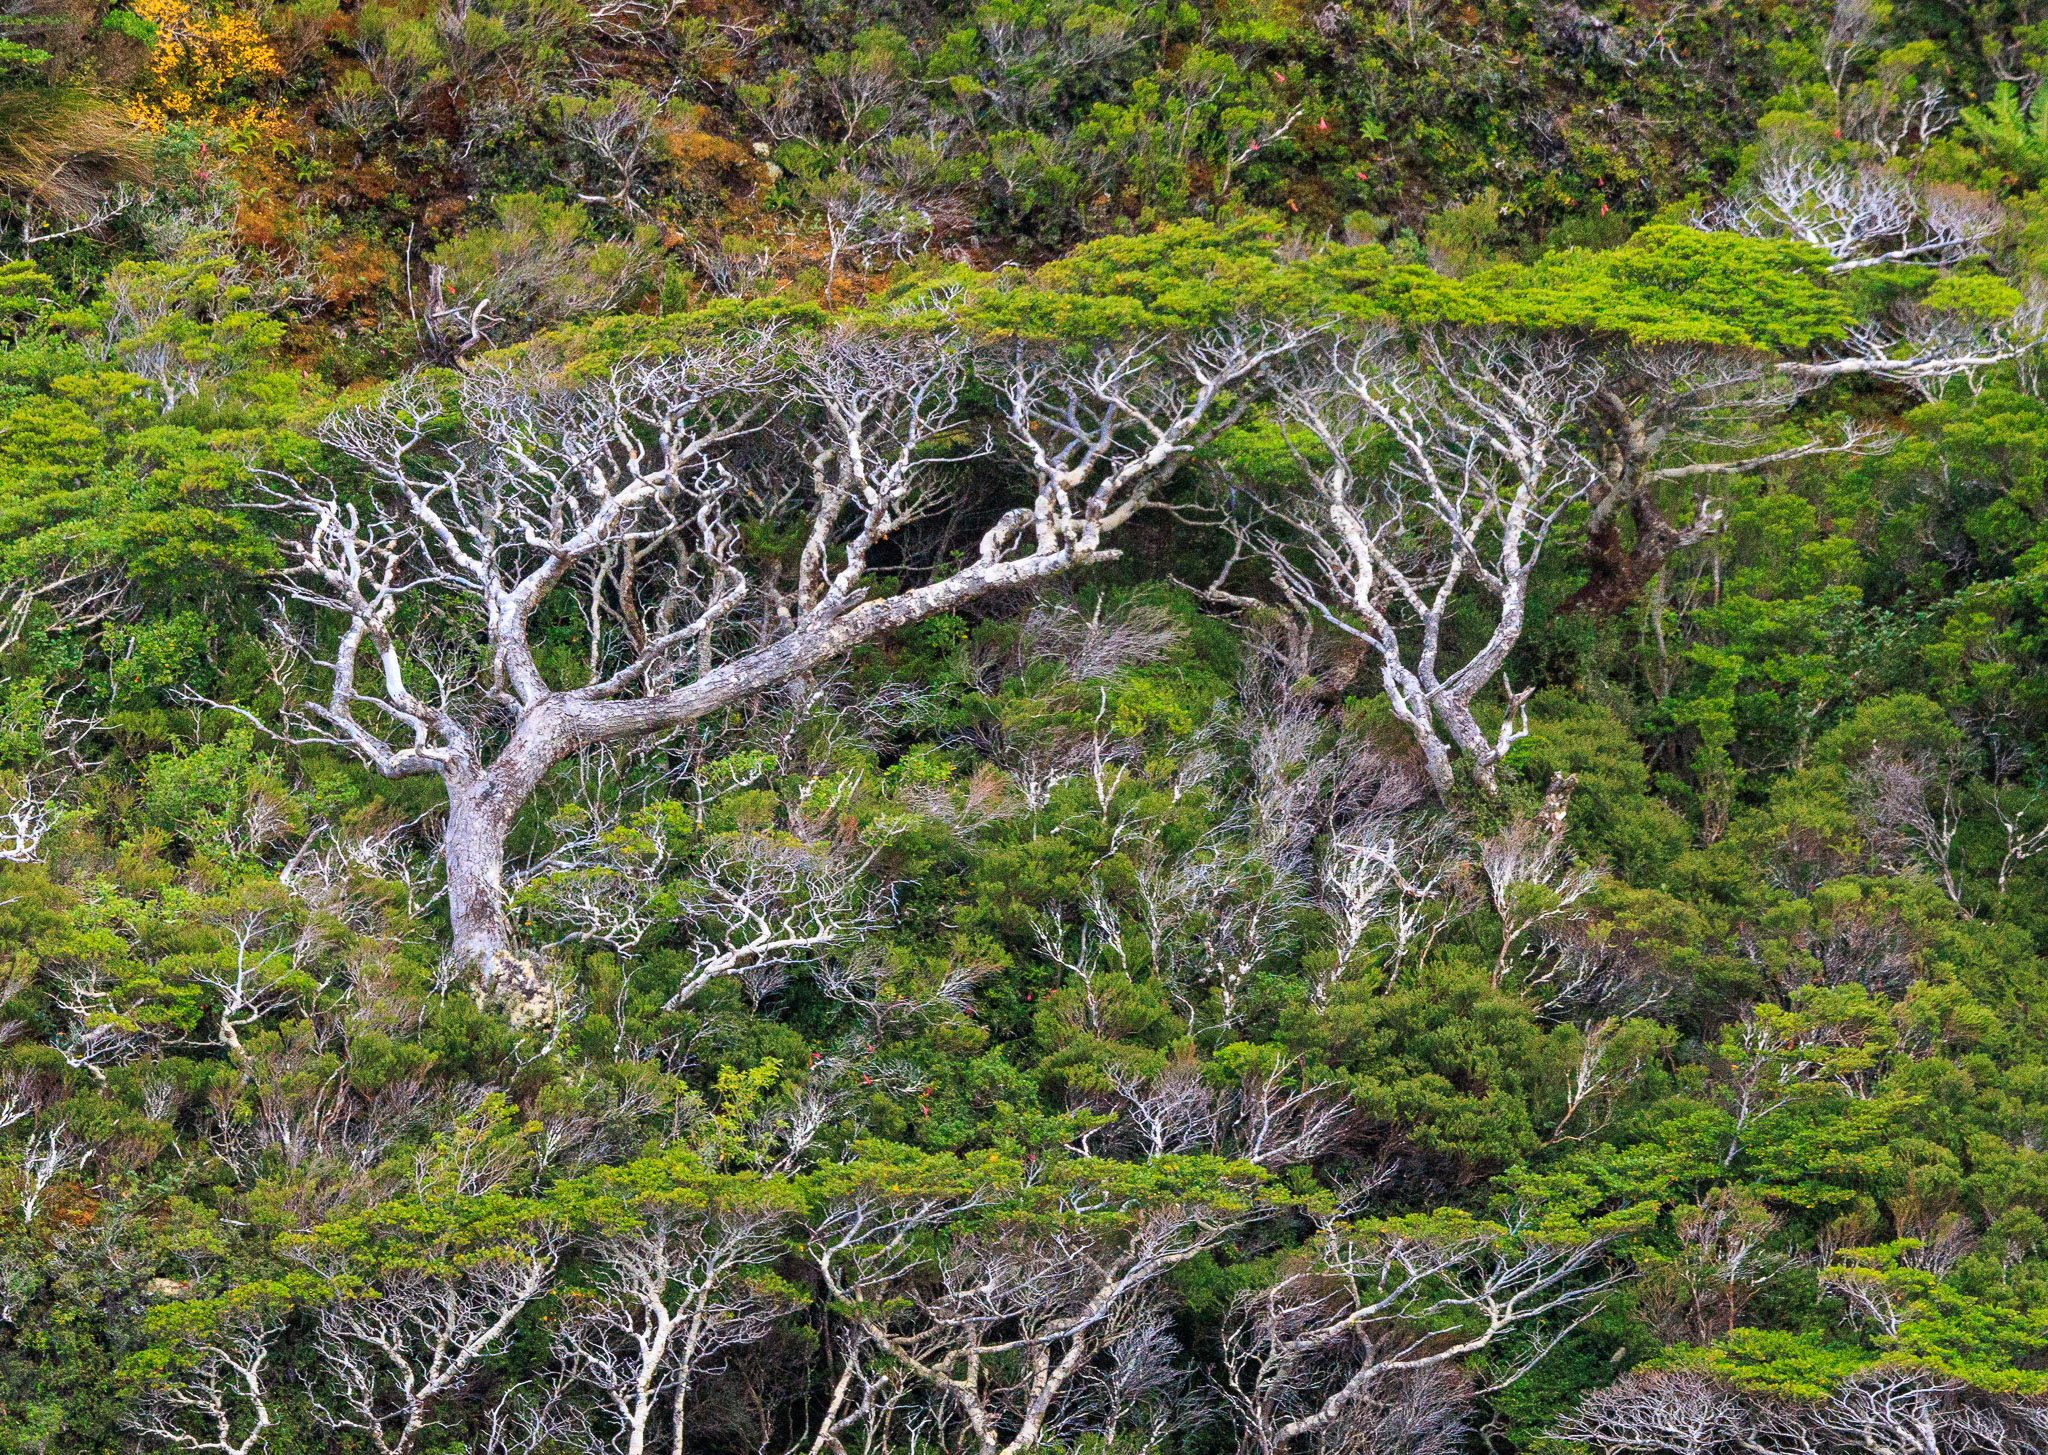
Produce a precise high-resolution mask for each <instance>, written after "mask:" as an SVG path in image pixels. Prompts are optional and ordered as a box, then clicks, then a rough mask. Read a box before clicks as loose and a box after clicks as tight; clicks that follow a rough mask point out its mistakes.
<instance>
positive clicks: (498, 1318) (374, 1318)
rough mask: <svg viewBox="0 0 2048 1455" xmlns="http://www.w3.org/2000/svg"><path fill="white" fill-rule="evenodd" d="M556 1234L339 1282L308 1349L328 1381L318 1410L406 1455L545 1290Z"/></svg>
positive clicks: (382, 1453)
mask: <svg viewBox="0 0 2048 1455" xmlns="http://www.w3.org/2000/svg"><path fill="white" fill-rule="evenodd" d="M558 1246H559V1236H558V1235H557V1234H556V1233H554V1232H553V1231H552V1230H549V1229H546V1228H538V1229H536V1230H535V1232H534V1235H533V1236H532V1237H530V1238H528V1239H526V1240H524V1241H523V1242H507V1243H505V1244H502V1245H501V1246H498V1247H494V1248H490V1249H486V1250H483V1251H481V1252H478V1253H473V1254H469V1255H466V1256H464V1257H463V1258H461V1259H459V1260H458V1261H456V1262H453V1263H442V1262H439V1261H438V1260H434V1259H431V1258H426V1259H418V1260H415V1261H413V1262H411V1263H410V1264H409V1265H408V1264H400V1265H397V1266H394V1267H392V1268H390V1269H389V1270H387V1271H386V1272H385V1273H384V1274H383V1275H382V1276H381V1277H379V1278H378V1279H377V1281H376V1284H375V1286H374V1287H370V1288H364V1289H360V1290H353V1291H351V1290H344V1292H343V1296H341V1297H339V1298H337V1299H336V1300H335V1301H333V1302H331V1303H329V1304H327V1305H325V1306H324V1307H322V1308H321V1310H320V1313H319V1319H318V1326H317V1332H316V1335H315V1342H314V1347H315V1349H316V1350H317V1353H318V1357H319V1360H320V1362H321V1365H322V1367H324V1368H325V1369H326V1370H327V1371H328V1373H329V1377H330V1379H331V1381H332V1382H331V1384H329V1385H328V1386H327V1387H326V1390H325V1391H324V1392H323V1396H322V1398H320V1399H319V1400H318V1401H316V1403H315V1405H314V1409H313V1413H314V1417H315V1418H316V1419H318V1420H319V1421H320V1423H322V1424H323V1425H326V1426H327V1427H328V1428H330V1429H334V1430H354V1431H358V1432H360V1433H361V1434H362V1435H363V1436H364V1437H366V1438H367V1439H368V1440H369V1443H370V1446H371V1448H372V1449H374V1450H376V1451H377V1455H411V1452H412V1451H413V1450H414V1449H415V1448H417V1446H418V1444H419V1441H420V1440H421V1438H422V1437H423V1436H425V1435H426V1434H427V1433H428V1432H429V1431H430V1430H432V1429H433V1428H434V1427H435V1424H436V1423H437V1420H438V1412H439V1410H440V1408H441V1406H442V1404H443V1403H444V1402H445V1401H446V1400H447V1399H448V1398H449V1397H451V1396H453V1395H455V1394H457V1393H459V1392H460V1391H461V1390H462V1389H463V1388H464V1387H465V1386H466V1385H467V1384H468V1383H469V1381H470V1380H471V1379H473V1378H474V1377H475V1376H476V1374H477V1373H478V1371H479V1368H480V1366H481V1365H482V1363H483V1361H484V1359H485V1358H486V1357H487V1356H488V1355H489V1354H490V1353H491V1352H492V1351H493V1350H494V1349H496V1348H497V1347H498V1345H499V1343H500V1341H501V1340H503V1339H504V1337H505V1335H506V1334H507V1333H509V1332H510V1331H511V1328H512V1321H513V1320H514V1319H516V1318H517V1317H518V1316H519V1314H520V1313H521V1312H522V1311H523V1310H524V1309H525V1308H526V1306H527V1305H528V1304H530V1303H532V1302H533V1301H534V1300H535V1299H536V1298H538V1297H540V1295H541V1294H542V1293H543V1292H544V1291H546V1289H547V1287H548V1284H549V1281H550V1279H551V1278H552V1276H553V1273H554V1264H555V1254H556V1250H557V1248H558Z"/></svg>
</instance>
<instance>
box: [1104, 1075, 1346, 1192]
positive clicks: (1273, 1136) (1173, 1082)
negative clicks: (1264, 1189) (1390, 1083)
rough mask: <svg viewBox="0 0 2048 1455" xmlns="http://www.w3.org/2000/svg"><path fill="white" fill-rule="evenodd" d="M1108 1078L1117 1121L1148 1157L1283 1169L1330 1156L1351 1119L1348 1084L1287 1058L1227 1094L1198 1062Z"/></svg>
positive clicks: (1246, 1076)
mask: <svg viewBox="0 0 2048 1455" xmlns="http://www.w3.org/2000/svg"><path fill="white" fill-rule="evenodd" d="M1109 1079H1110V1084H1111V1086H1112V1087H1113V1088H1114V1089H1115V1093H1116V1096H1115V1101H1114V1106H1115V1108H1116V1112H1117V1116H1118V1118H1119V1120H1122V1121H1125V1122H1127V1123H1128V1126H1129V1129H1130V1131H1131V1133H1132V1134H1133V1136H1134V1138H1135V1141H1136V1144H1137V1147H1136V1149H1137V1150H1138V1151H1139V1152H1140V1153H1141V1154H1142V1155H1144V1156H1145V1157H1147V1158H1152V1157H1164V1156H1171V1155H1178V1154H1183V1153H1189V1152H1209V1153H1215V1154H1218V1155H1221V1156H1227V1157H1238V1158H1242V1159H1243V1160H1244V1161H1247V1162H1252V1163H1255V1164H1257V1165H1258V1166H1261V1167H1268V1168H1273V1169H1276V1170H1277V1169H1279V1168H1282V1167H1287V1166H1291V1165H1294V1164H1296V1163H1301V1162H1311V1161H1314V1160H1315V1159H1316V1158H1317V1157H1320V1156H1322V1155H1323V1154H1325V1153H1326V1152H1329V1151H1331V1150H1332V1149H1333V1148H1335V1147H1336V1146H1337V1144H1338V1143H1339V1141H1341V1140H1342V1137H1343V1135H1344V1132H1345V1131H1346V1129H1347V1125H1348V1123H1349V1122H1350V1121H1351V1119H1352V1111H1351V1106H1350V1099H1349V1097H1348V1096H1347V1095H1346V1094H1345V1092H1344V1088H1343V1087H1342V1086H1341V1085H1339V1084H1338V1083H1336V1082H1332V1081H1321V1080H1317V1079H1315V1078H1314V1077H1312V1076H1310V1075H1308V1074H1306V1073H1305V1071H1304V1070H1303V1068H1302V1067H1301V1065H1300V1064H1299V1063H1298V1062H1295V1061H1292V1060H1290V1059H1288V1058H1285V1057H1279V1058H1276V1059H1275V1060H1274V1061H1273V1062H1272V1063H1271V1064H1270V1065H1267V1066H1264V1067H1261V1068H1254V1069H1252V1070H1249V1071H1247V1072H1246V1073H1245V1075H1244V1077H1243V1078H1242V1081H1241V1083H1240V1084H1239V1085H1237V1086H1235V1087H1231V1088H1228V1089H1224V1090H1218V1089H1217V1088H1214V1087H1212V1086H1210V1085H1209V1084H1208V1082H1207V1080H1206V1078H1205V1077H1204V1074H1203V1068H1202V1065H1201V1063H1200V1062H1199V1061H1197V1060H1196V1059H1195V1058H1194V1057H1193V1056H1191V1055H1187V1056H1177V1057H1175V1058H1174V1059H1172V1060H1170V1061H1168V1062H1167V1063H1166V1064H1165V1066H1163V1067H1161V1068H1160V1070H1159V1071H1158V1072H1157V1073H1155V1074H1154V1075H1152V1076H1151V1077H1140V1076H1137V1075H1134V1074H1133V1073H1132V1072H1131V1071H1130V1070H1129V1069H1128V1068H1126V1067H1122V1066H1112V1067H1110V1068H1109Z"/></svg>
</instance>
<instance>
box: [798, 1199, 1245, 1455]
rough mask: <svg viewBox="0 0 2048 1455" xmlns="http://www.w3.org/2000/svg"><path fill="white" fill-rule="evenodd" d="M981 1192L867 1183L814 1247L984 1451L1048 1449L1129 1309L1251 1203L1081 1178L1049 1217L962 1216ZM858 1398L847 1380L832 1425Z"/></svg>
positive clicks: (858, 1320)
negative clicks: (1165, 1199) (1159, 1200)
mask: <svg viewBox="0 0 2048 1455" xmlns="http://www.w3.org/2000/svg"><path fill="white" fill-rule="evenodd" d="M976 1200H977V1194H974V1193H965V1194H953V1195H939V1194H918V1193H914V1192H906V1191H903V1190H899V1189H889V1188H883V1187H879V1186H878V1187H872V1188H868V1189H864V1190H855V1191H853V1192H851V1193H849V1194H848V1195H846V1196H843V1197H839V1198H836V1199H834V1200H832V1201H831V1202H830V1203H829V1204H827V1205H826V1206H825V1207H824V1208H822V1209H821V1210H820V1212H819V1213H817V1214H815V1215H813V1217H812V1218H811V1220H810V1223H809V1226H808V1227H807V1229H806V1231H805V1235H804V1241H803V1249H804V1256H805V1259H806V1261H807V1262H808V1263H809V1264H810V1266H811V1267H812V1268H813V1269H814V1270H815V1271H816V1273H817V1274H818V1276H819V1278H820V1280H821V1282H822V1284H823V1286H824V1289H825V1291H826V1293H827V1294H828V1296H829V1297H831V1298H832V1299H833V1300H834V1302H835V1304H836V1306H837V1307H839V1308H841V1309H842V1310H844V1311H845V1313H844V1316H845V1317H846V1318H847V1320H848V1321H849V1323H850V1324H851V1325H852V1327H853V1328H854V1329H855V1330H857V1332H858V1335H859V1338H860V1339H861V1341H862V1342H863V1343H864V1344H865V1345H866V1346H867V1347H868V1348H870V1349H872V1350H873V1351H874V1352H875V1354H877V1355H878V1356H880V1357H882V1358H884V1359H886V1360H889V1361H892V1362H893V1363H895V1364H896V1365H898V1366H900V1367H901V1368H902V1369H903V1370H905V1371H907V1373H908V1375H909V1377H910V1378H911V1379H913V1380H914V1381H915V1382H916V1383H917V1384H918V1385H919V1386H921V1387H922V1388H923V1389H924V1390H926V1391H927V1392H928V1393H929V1394H930V1395H932V1396H933V1397H935V1398H936V1399H938V1400H939V1401H940V1402H941V1405H942V1407H943V1410H944V1411H945V1415H946V1417H947V1419H948V1421H949V1422H950V1423H954V1424H956V1425H957V1426H958V1427H960V1429H961V1431H962V1434H963V1436H964V1438H965V1439H966V1441H968V1442H969V1443H970V1444H971V1445H972V1447H974V1448H976V1449H978V1450H980V1451H981V1452H983V1455H1021V1452H1024V1451H1029V1450H1032V1449H1034V1448H1036V1447H1037V1446H1038V1445H1039V1444H1040V1443H1041V1441H1042V1440H1043V1439H1044V1437H1045V1434H1046V1430H1047V1424H1048V1421H1049V1420H1050V1419H1051V1418H1052V1417H1053V1416H1054V1414H1055V1413H1056V1411H1057V1408H1058V1406H1059V1404H1060V1402H1061V1401H1062V1400H1063V1399H1064V1398H1065V1397H1066V1396H1067V1395H1068V1393H1069V1391H1070V1390H1072V1389H1073V1388H1074V1387H1075V1386H1076V1383H1077V1381H1078V1380H1079V1378H1080V1376H1081V1374H1082V1372H1083V1371H1084V1370H1085V1369H1086V1368H1087V1367H1088V1365H1089V1364H1090V1362H1091V1361H1092V1360H1093V1359H1094V1358H1095V1357H1096V1355H1097V1354H1098V1353H1100V1352H1101V1351H1102V1350H1103V1349H1104V1348H1105V1346H1106V1345H1107V1344H1109V1343H1110V1342H1112V1340H1113V1339H1114V1337H1115V1335H1116V1334H1117V1333H1118V1320H1117V1317H1116V1316H1117V1315H1118V1314H1119V1313H1121V1312H1123V1311H1125V1310H1126V1309H1127V1308H1128V1306H1129V1305H1131V1304H1132V1303H1136V1302H1142V1301H1143V1300H1144V1299H1145V1297H1146V1295H1147V1293H1148V1292H1149V1291H1150V1290H1151V1289H1152V1287H1153V1286H1154V1285H1155V1284H1156V1283H1157V1281H1158V1280H1159V1279H1160V1278H1161V1277H1162V1276H1164V1275H1165V1274H1166V1273H1167V1272H1168V1271H1169V1270H1171V1269H1172V1268H1174V1267H1176V1266H1178V1265H1180V1264H1182V1263H1184V1262H1186V1261H1187V1260H1188V1259H1190V1258H1193V1257H1195V1256H1196V1255H1197V1254H1199V1253H1200V1252H1202V1251H1203V1250H1204V1249H1207V1248H1210V1247H1213V1246H1215V1245H1216V1243H1218V1242H1219V1241H1221V1240H1222V1239H1223V1238H1225V1237H1227V1236H1228V1235H1229V1233H1230V1232H1231V1231H1232V1230H1233V1229H1235V1228H1237V1227H1239V1226H1241V1225H1242V1224H1243V1222H1244V1221H1246V1220H1247V1218H1249V1217H1250V1216H1251V1213H1250V1210H1249V1209H1246V1208H1243V1207H1240V1206H1237V1205H1235V1204H1229V1203H1223V1202H1205V1201H1196V1200H1188V1201H1183V1202H1174V1203H1168V1204H1162V1205H1146V1204H1145V1203H1142V1202H1134V1201H1133V1200H1132V1199H1131V1198H1130V1196H1129V1195H1128V1194H1120V1193H1118V1192H1117V1191H1116V1187H1115V1182H1114V1180H1113V1179H1104V1180H1102V1181H1099V1182H1098V1181H1097V1180H1095V1179H1092V1178H1088V1177H1080V1178H1077V1179H1076V1180H1075V1181H1074V1182H1073V1183H1072V1184H1070V1185H1069V1186H1068V1187H1066V1188H1063V1189H1062V1190H1061V1191H1060V1193H1059V1194H1058V1196H1057V1197H1056V1199H1055V1200H1054V1202H1053V1204H1052V1205H1051V1206H1049V1207H1047V1208H1046V1209H1044V1210H1043V1212H1041V1213H1039V1214H1037V1215H1034V1216H1029V1217H1019V1218H1015V1219H1008V1218H1004V1219H994V1220H990V1221H986V1222H982V1223H980V1224H978V1225H977V1226H975V1227H974V1228H973V1229H972V1230H969V1229H967V1228H961V1227H949V1225H950V1224H954V1223H955V1222H956V1220H957V1219H959V1218H960V1216H961V1214H962V1213H963V1212H965V1211H968V1210H970V1209H971V1205H972V1204H973V1203H974V1202H975V1201H976ZM1083 1214H1085V1216H1083ZM942 1230H944V1231H945V1232H947V1233H948V1234H949V1236H947V1237H945V1238H944V1240H943V1241H942V1242H941V1241H938V1240H937V1239H935V1237H934V1235H935V1234H938V1233H940V1232H941V1231H942ZM842 1383H844V1381H842ZM850 1396H851V1391H850V1388H849V1389H847V1390H845V1391H844V1392H837V1393H835V1395H834V1398H833V1402H832V1404H831V1406H829V1407H828V1409H827V1411H826V1414H825V1425H826V1427H828V1428H829V1427H830V1426H831V1425H832V1423H833V1421H834V1420H835V1419H837V1417H838V1413H839V1410H840V1408H841V1407H842V1406H843V1405H844V1403H845V1402H846V1400H847V1399H848V1398H849V1397H850ZM820 1439H821V1440H822V1439H823V1436H822V1435H821V1436H820ZM813 1448H814V1449H817V1448H819V1447H818V1446H817V1445H814V1446H813Z"/></svg>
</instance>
